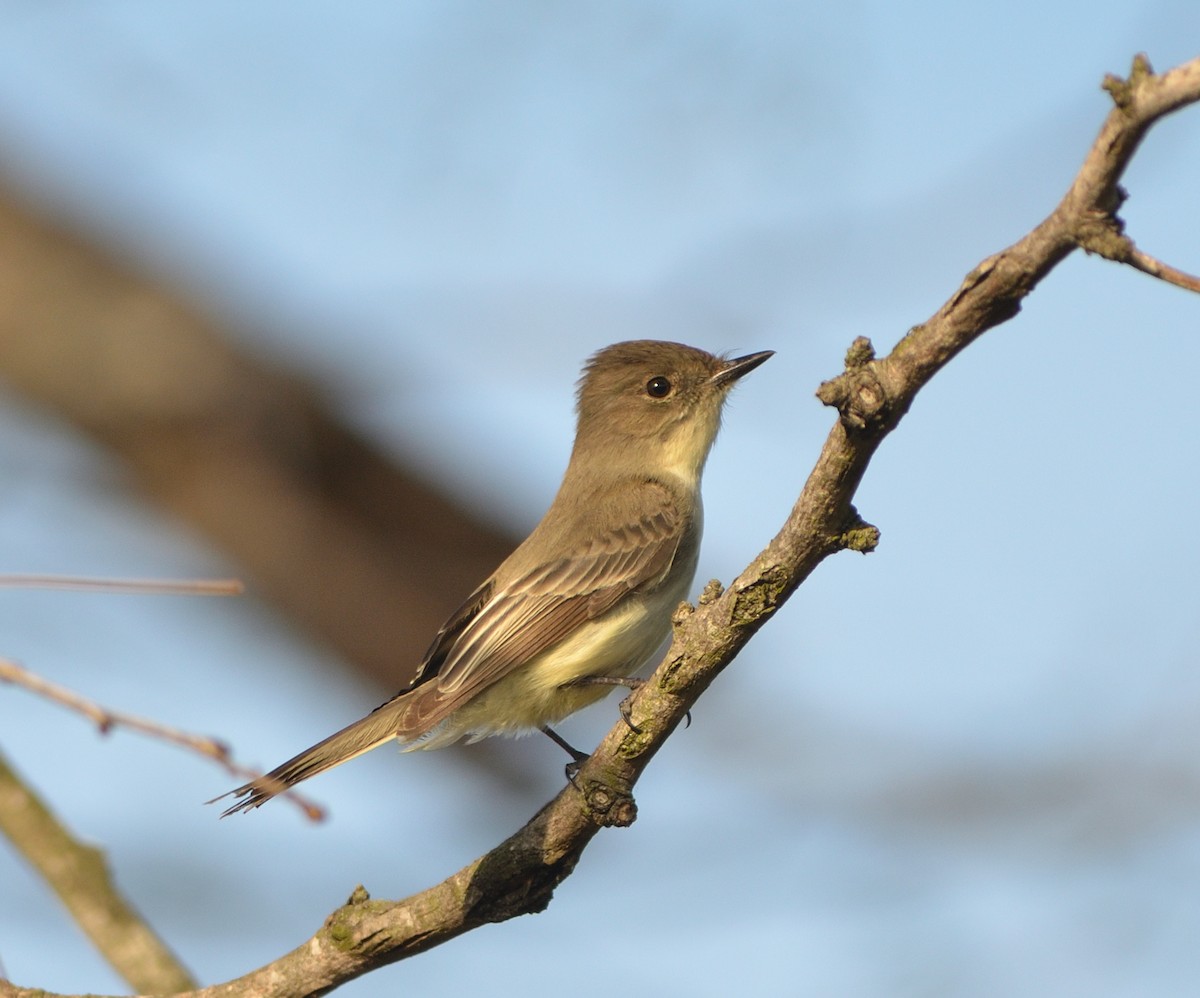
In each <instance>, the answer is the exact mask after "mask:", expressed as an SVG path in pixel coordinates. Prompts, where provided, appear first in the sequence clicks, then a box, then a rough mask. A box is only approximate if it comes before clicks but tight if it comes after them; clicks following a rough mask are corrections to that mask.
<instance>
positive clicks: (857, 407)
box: [817, 336, 890, 432]
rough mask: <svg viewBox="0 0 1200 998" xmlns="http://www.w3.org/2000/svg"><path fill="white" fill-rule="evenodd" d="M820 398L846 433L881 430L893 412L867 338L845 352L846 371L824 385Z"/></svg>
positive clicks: (819, 391)
mask: <svg viewBox="0 0 1200 998" xmlns="http://www.w3.org/2000/svg"><path fill="white" fill-rule="evenodd" d="M817 398H818V399H820V400H821V401H822V402H824V403H825V405H830V406H833V407H834V408H835V409H837V411H838V413H839V414H840V416H841V421H842V425H843V426H844V427H845V428H846V429H847V430H852V431H859V432H861V431H863V430H866V429H868V428H871V427H876V426H882V425H883V424H884V423H885V421H886V417H887V415H888V412H889V410H890V405H889V401H888V397H887V392H886V391H885V390H884V387H883V384H882V383H881V382H880V380H879V376H878V374H877V372H876V366H875V348H874V347H873V346H872V345H871V341H870V340H869V339H867V338H866V337H865V336H860V337H858V338H857V339H856V340H855V341H854V342H853V343H851V344H850V349H849V350H847V351H846V370H845V371H844V372H843V373H842V374H839V375H838V376H837V377H836V378H832V379H831V380H829V381H826V382H824V383H823V384H822V385H821V387H820V388H818V389H817Z"/></svg>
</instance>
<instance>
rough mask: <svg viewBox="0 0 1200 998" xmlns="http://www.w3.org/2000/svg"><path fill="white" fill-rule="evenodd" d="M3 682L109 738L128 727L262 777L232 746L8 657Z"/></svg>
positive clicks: (236, 772)
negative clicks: (99, 699)
mask: <svg viewBox="0 0 1200 998" xmlns="http://www.w3.org/2000/svg"><path fill="white" fill-rule="evenodd" d="M0 683H12V684H13V685H14V686H20V687H22V688H23V689H26V690H29V691H30V692H31V693H35V694H37V695H38V696H41V697H45V698H46V699H47V700H51V701H53V702H54V703H59V704H62V705H63V706H64V707H66V708H68V709H70V710H73V711H76V712H77V713H80V714H82V715H83V716H84V717H86V718H87V719H88V720H90V721H91V722H92V723H93V724H95V725H96V728H97V730H98V731H99V732H100V734H102V735H107V734H108V733H109V732H110V731H111V730H112V729H113V728H126V729H128V730H129V731H137V732H138V733H140V734H143V735H149V736H150V737H151V738H157V739H159V740H160V741H164V742H170V743H171V744H172V745H179V746H181V747H182V748H186V749H190V750H191V751H193V752H196V753H199V754H200V755H202V756H204V757H205V758H206V759H212V760H213V761H215V762H216V763H217V764H218V765H220V766H222V767H223V768H224V769H225V772H227V773H228V774H229V775H230V776H232V777H234V778H235V779H239V780H254V779H257V778H258V777H259V776H261V775H262V774H261V773H259V772H258V771H257V770H254V769H247V768H246V767H245V766H242V765H239V764H238V763H237V762H235V761H234V759H233V753H232V752H231V751H230V749H229V746H228V745H226V744H225V743H224V742H223V741H220V740H219V739H217V738H211V737H209V736H208V735H196V734H192V733H191V732H190V731H181V730H180V729H179V728H172V727H169V726H168V725H166V724H161V723H159V722H158V721H151V720H149V719H148V718H145V717H138V716H137V715H136V714H125V713H122V712H121V711H118V710H110V709H109V708H107V707H102V706H101V705H100V704H98V703H96V702H95V701H94V700H89V699H88V698H87V697H85V696H81V695H80V694H78V693H76V692H75V691H74V690H70V689H67V687H65V686H59V685H58V684H57V683H52V682H50V680H48V679H43V678H42V677H41V676H39V675H37V674H36V673H33V672H30V671H29V670H28V669H23V668H21V666H19V665H18V664H17V663H16V662H13V661H11V660H9V659H6V658H0ZM282 796H283V797H284V798H286V799H288V800H290V801H291V802H292V803H293V804H295V805H296V806H297V807H298V808H300V810H302V811H303V812H304V816H305V817H306V818H308V819H309V820H310V821H322V820H324V818H325V811H324V809H323V808H321V807H320V806H319V805H317V804H314V803H312V802H311V801H310V800H308V799H307V798H305V797H302V796H300V795H298V794H296V793H295V792H294V791H289V792H288V793H286V794H284V795H282Z"/></svg>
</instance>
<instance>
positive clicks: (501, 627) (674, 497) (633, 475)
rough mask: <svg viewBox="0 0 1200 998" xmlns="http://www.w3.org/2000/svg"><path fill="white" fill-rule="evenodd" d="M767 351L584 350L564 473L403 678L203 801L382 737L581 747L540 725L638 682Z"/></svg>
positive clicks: (692, 556) (254, 795)
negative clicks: (729, 408)
mask: <svg viewBox="0 0 1200 998" xmlns="http://www.w3.org/2000/svg"><path fill="white" fill-rule="evenodd" d="M773 353H774V351H770V350H764V351H760V352H757V353H751V354H747V355H746V356H742V357H736V358H733V359H728V358H726V357H724V356H718V355H714V354H711V353H708V352H706V351H704V350H701V349H698V348H696V347H691V346H686V345H684V344H682V343H671V342H665V341H659V340H631V341H626V342H622V343H616V344H613V345H611V346H608V347H605V348H604V349H602V350H599V351H598V352H596V353H595V354H593V355H592V356H591V358H590V359H589V360H588V361H587V363H586V365H585V367H584V370H583V375H582V377H581V378H580V380H579V383H578V390H577V404H576V411H577V420H576V432H575V442H574V446H573V448H572V451H571V457H570V460H569V462H568V464H567V469H566V472H565V473H564V475H563V480H562V484H561V485H560V486H559V489H558V492H557V494H556V496H555V498H554V501H553V502H552V503H551V504H550V507H549V508H548V509H547V511H546V513H545V515H544V516H543V517H542V519H541V520H540V521H539V522H538V524H537V525H536V526H535V527H534V529H533V531H532V532H531V533H530V534H529V536H528V537H527V538H526V539H525V540H524V541H523V542H522V543H521V544H520V545H519V546H518V547H517V548H516V549H515V550H514V551H513V552H512V554H511V555H509V556H508V558H506V559H505V560H504V562H503V563H501V565H500V566H499V567H498V568H497V569H496V571H495V572H494V573H493V574H492V575H491V577H490V578H488V579H487V580H486V581H485V582H484V583H483V584H482V585H480V586H479V587H478V588H477V589H476V590H475V591H474V592H472V593H471V594H470V595H469V596H468V597H467V598H466V600H464V601H463V603H462V605H461V606H459V608H458V609H457V610H455V611H454V612H453V613H452V614H451V615H450V617H449V618H448V619H447V620H446V622H445V624H443V625H442V627H441V629H440V630H439V631H438V632H437V634H436V635H435V636H434V638H433V641H432V643H431V644H430V646H429V650H428V651H427V652H426V653H425V656H424V658H423V659H422V660H421V662H420V664H419V667H418V669H417V671H416V675H415V677H414V678H413V679H412V681H411V682H410V683H409V684H408V685H407V686H406V687H405V688H404V689H402V690H401V691H400V692H399V693H397V694H396V695H395V696H393V697H392V698H391V699H389V700H387V701H386V702H385V703H383V704H381V705H380V706H379V707H377V708H376V709H375V710H374V711H372V712H371V713H369V714H367V715H366V716H365V717H363V718H362V719H360V720H358V721H355V722H354V723H352V724H350V725H348V726H347V727H344V728H342V729H341V730H340V731H338V732H336V733H334V734H332V735H330V736H329V737H328V738H325V739H323V740H322V741H319V742H317V743H316V744H315V745H313V746H312V747H311V748H308V749H305V750H304V751H303V752H301V753H299V754H298V755H296V756H294V757H293V758H291V759H289V760H288V761H287V762H285V763H283V764H282V765H280V766H278V767H276V768H275V769H273V770H271V771H270V772H269V773H267V774H266V775H264V776H260V777H258V778H257V779H254V780H251V781H250V782H248V783H246V784H244V785H243V786H240V787H238V788H236V789H234V790H231V791H229V792H228V793H226V794H223V795H221V797H217V798H214V801H217V800H222V799H224V798H227V797H230V796H232V797H234V798H235V802H234V803H233V804H232V805H231V806H229V807H227V808H226V809H225V811H223V812H222V817H225V816H227V815H231V814H234V813H237V812H249V811H251V810H253V809H254V808H257V807H259V806H260V805H262V804H263V803H265V802H266V801H267V800H269V799H270V798H272V797H274V796H275V795H276V794H278V793H280V792H282V791H284V790H287V789H289V788H290V787H293V786H295V785H296V784H297V783H299V782H301V781H302V780H307V779H308V778H310V777H312V776H315V775H317V774H318V773H321V772H324V771H325V770H328V769H331V768H333V767H334V766H338V765H341V764H342V763H343V762H347V761H349V760H350V759H353V758H356V757H357V756H359V755H362V754H363V753H365V752H368V751H370V750H371V749H374V748H376V747H378V746H379V745H382V744H384V743H386V742H390V741H392V740H395V741H398V742H399V743H400V744H401V746H402V747H403V749H404V750H406V751H408V750H413V749H436V748H442V747H443V746H446V745H450V744H452V743H454V742H456V741H459V740H460V739H463V738H465V739H467V740H468V741H469V742H472V741H477V740H478V739H480V738H484V737H488V736H491V735H501V734H521V733H525V732H528V731H538V730H540V731H543V732H544V733H545V734H547V735H548V736H549V737H551V738H552V739H553V740H554V741H555V742H557V743H558V744H559V745H561V746H562V747H563V748H565V749H566V750H567V751H568V752H569V753H571V754H572V756H573V757H574V759H575V762H576V763H578V762H579V761H581V760H582V759H584V758H586V755H585V754H584V753H581V752H578V751H577V750H575V749H574V748H572V747H571V746H570V745H569V744H568V743H567V742H566V741H565V740H564V739H562V738H561V737H560V736H559V735H558V734H557V732H555V731H554V729H553V727H552V725H554V724H556V723H558V722H559V721H561V720H562V719H563V718H565V717H567V716H568V715H569V714H572V713H574V712H575V711H577V710H579V709H581V708H583V707H586V706H588V705H589V704H592V703H594V702H596V701H597V700H599V699H601V698H602V697H603V696H604V695H605V694H606V693H608V692H609V691H610V690H611V689H612V686H613V685H631V686H632V685H635V684H636V683H637V682H638V680H636V679H635V678H634V677H635V673H637V671H638V670H639V669H641V668H642V667H643V666H644V665H645V664H646V663H647V661H648V660H649V659H650V657H651V656H652V655H653V654H654V652H655V651H656V650H657V649H658V648H659V647H660V646H661V644H662V643H663V641H664V640H665V639H666V637H667V635H668V634H669V632H670V626H671V616H672V614H673V612H674V610H675V608H676V607H677V606H678V605H679V603H680V602H681V601H682V600H684V599H685V598H686V596H687V594H688V591H689V589H690V587H691V585H692V581H693V578H694V576H695V572H696V564H697V561H698V557H699V550H700V536H701V533H702V529H703V509H702V503H701V496H700V482H701V476H702V473H703V470H704V465H705V462H706V461H707V458H708V454H709V451H710V450H711V448H712V445H713V442H714V441H715V439H716V436H717V432H718V430H719V428H720V424H721V413H722V408H723V404H724V402H725V399H726V397H727V395H728V394H729V390H730V388H732V386H733V385H734V384H735V383H736V382H737V381H738V380H739V379H740V378H742V377H743V376H744V375H746V374H747V373H749V372H750V371H752V370H754V369H755V368H757V367H758V366H759V365H760V364H762V363H763V362H764V361H766V360H767V359H768V358H769V357H771V356H773ZM626 719H627V720H628V717H627V718H626ZM568 775H570V767H568ZM214 801H209V803H213V802H214Z"/></svg>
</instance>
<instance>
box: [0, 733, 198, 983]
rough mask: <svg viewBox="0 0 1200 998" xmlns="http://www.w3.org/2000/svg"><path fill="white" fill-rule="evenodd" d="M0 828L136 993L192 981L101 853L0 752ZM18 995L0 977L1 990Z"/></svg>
mask: <svg viewBox="0 0 1200 998" xmlns="http://www.w3.org/2000/svg"><path fill="white" fill-rule="evenodd" d="M0 831H3V832H4V834H5V835H6V836H8V838H9V839H10V840H11V841H12V843H13V844H14V845H15V846H16V847H17V848H18V849H19V850H20V852H21V854H22V855H23V856H24V857H25V858H26V859H27V860H28V861H29V863H30V864H31V865H32V866H33V867H34V868H35V869H36V870H37V871H38V873H40V874H41V875H42V877H43V879H44V880H45V881H46V882H47V883H48V884H50V886H51V887H52V888H54V892H55V893H56V894H57V895H58V896H59V898H60V899H61V900H62V902H63V904H65V905H66V906H67V910H68V911H70V913H71V917H72V918H74V919H75V921H76V922H77V923H78V924H79V926H80V928H82V929H83V931H84V932H85V933H86V934H87V937H88V938H89V939H91V941H92V942H93V943H94V944H95V946H96V948H97V949H98V950H99V951H100V952H101V954H103V956H104V958H105V959H106V960H108V962H109V963H110V964H111V965H112V967H113V969H114V970H116V971H117V973H119V974H120V975H121V976H122V977H123V978H125V980H126V981H128V982H129V984H130V985H131V986H132V987H134V988H136V989H137V990H138V991H143V992H147V993H154V994H170V993H174V992H176V991H181V990H186V989H188V988H194V987H195V986H196V985H195V982H194V981H193V980H192V978H191V975H190V974H189V973H188V972H187V970H186V968H185V967H184V966H183V964H181V963H180V962H179V960H178V959H177V958H176V956H175V954H174V953H172V952H171V951H170V950H169V949H168V948H167V945H166V943H164V942H163V941H162V940H161V939H159V938H158V936H157V935H155V933H154V931H153V930H152V929H151V928H150V926H149V925H147V924H146V922H145V921H144V920H143V919H142V917H141V916H140V915H139V914H138V913H137V912H136V911H135V910H134V909H133V907H132V905H130V904H129V902H128V901H126V900H125V898H124V897H123V896H122V895H121V893H120V891H118V890H117V887H116V885H115V884H114V883H113V881H112V877H111V876H110V875H109V871H108V864H107V863H106V862H105V860H104V854H103V853H102V852H101V851H100V850H99V849H96V848H95V847H93V846H89V845H86V844H85V843H83V842H80V841H79V840H78V839H76V838H74V837H73V836H72V835H71V834H70V832H68V831H67V830H66V829H65V828H64V827H63V826H62V824H61V823H60V822H59V821H58V819H57V818H55V816H54V815H53V814H52V813H51V812H50V809H49V808H48V807H46V805H45V803H43V802H42V801H41V800H39V799H38V797H37V795H36V794H35V793H34V792H33V791H32V790H31V789H30V788H29V787H28V786H26V785H25V783H24V782H23V781H22V780H21V779H20V778H19V777H18V776H17V774H16V773H14V772H13V771H12V769H11V768H10V767H9V766H8V764H7V763H6V762H5V760H4V758H3V757H2V756H0ZM9 993H20V989H15V988H12V986H11V985H7V984H6V983H5V982H4V981H0V995H6V994H9Z"/></svg>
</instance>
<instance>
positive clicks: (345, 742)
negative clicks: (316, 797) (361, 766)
mask: <svg viewBox="0 0 1200 998" xmlns="http://www.w3.org/2000/svg"><path fill="white" fill-rule="evenodd" d="M389 706H391V704H385V705H384V706H383V707H381V708H380V709H379V710H376V711H374V712H373V713H370V714H368V715H367V716H366V717H364V718H363V719H362V720H360V721H355V722H354V723H353V724H351V725H348V726H347V727H344V728H342V730H341V731H339V732H337V733H336V734H332V735H330V736H329V737H328V738H326V739H324V740H323V741H319V742H317V744H316V745H314V746H313V747H312V748H309V749H305V750H304V751H303V752H301V753H300V754H299V755H297V756H294V757H293V758H291V759H289V760H288V761H287V762H285V763H284V764H283V765H282V766H276V767H275V768H274V769H273V770H271V772H269V773H267V774H266V775H265V776H260V777H258V779H256V780H251V781H250V782H249V783H247V784H245V785H244V786H240V787H238V788H237V789H236V790H231V791H229V793H227V794H222V795H221V796H220V797H214V798H213V799H212V800H210V801H209V802H208V803H209V804H212V803H214V802H215V801H219V800H223V799H224V798H226V797H230V796H233V797H237V798H239V800H238V801H237V803H235V804H233V805H232V806H230V807H228V808H226V809H225V810H224V811H223V812H222V813H221V817H222V818H224V817H226V816H228V815H231V814H236V813H237V812H238V811H251V810H253V809H254V808H256V807H258V806H259V805H260V804H263V803H265V802H266V801H269V800H270V799H271V798H272V797H274V796H275V795H276V794H278V793H282V792H283V791H284V790H287V789H289V788H291V787H294V786H295V785H296V784H297V783H299V782H300V781H301V780H307V779H308V778H309V777H310V776H316V775H317V773H323V772H325V770H327V769H332V768H333V767H334V766H340V765H341V764H342V763H343V762H347V761H348V760H350V759H353V758H355V757H356V756H360V755H362V754H363V753H364V752H369V751H371V749H373V748H375V747H376V746H377V745H382V744H383V743H384V742H386V741H387V740H388V739H390V738H395V737H396V736H397V724H396V720H397V718H396V715H395V711H393V710H388V709H387V708H388V707H389Z"/></svg>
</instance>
